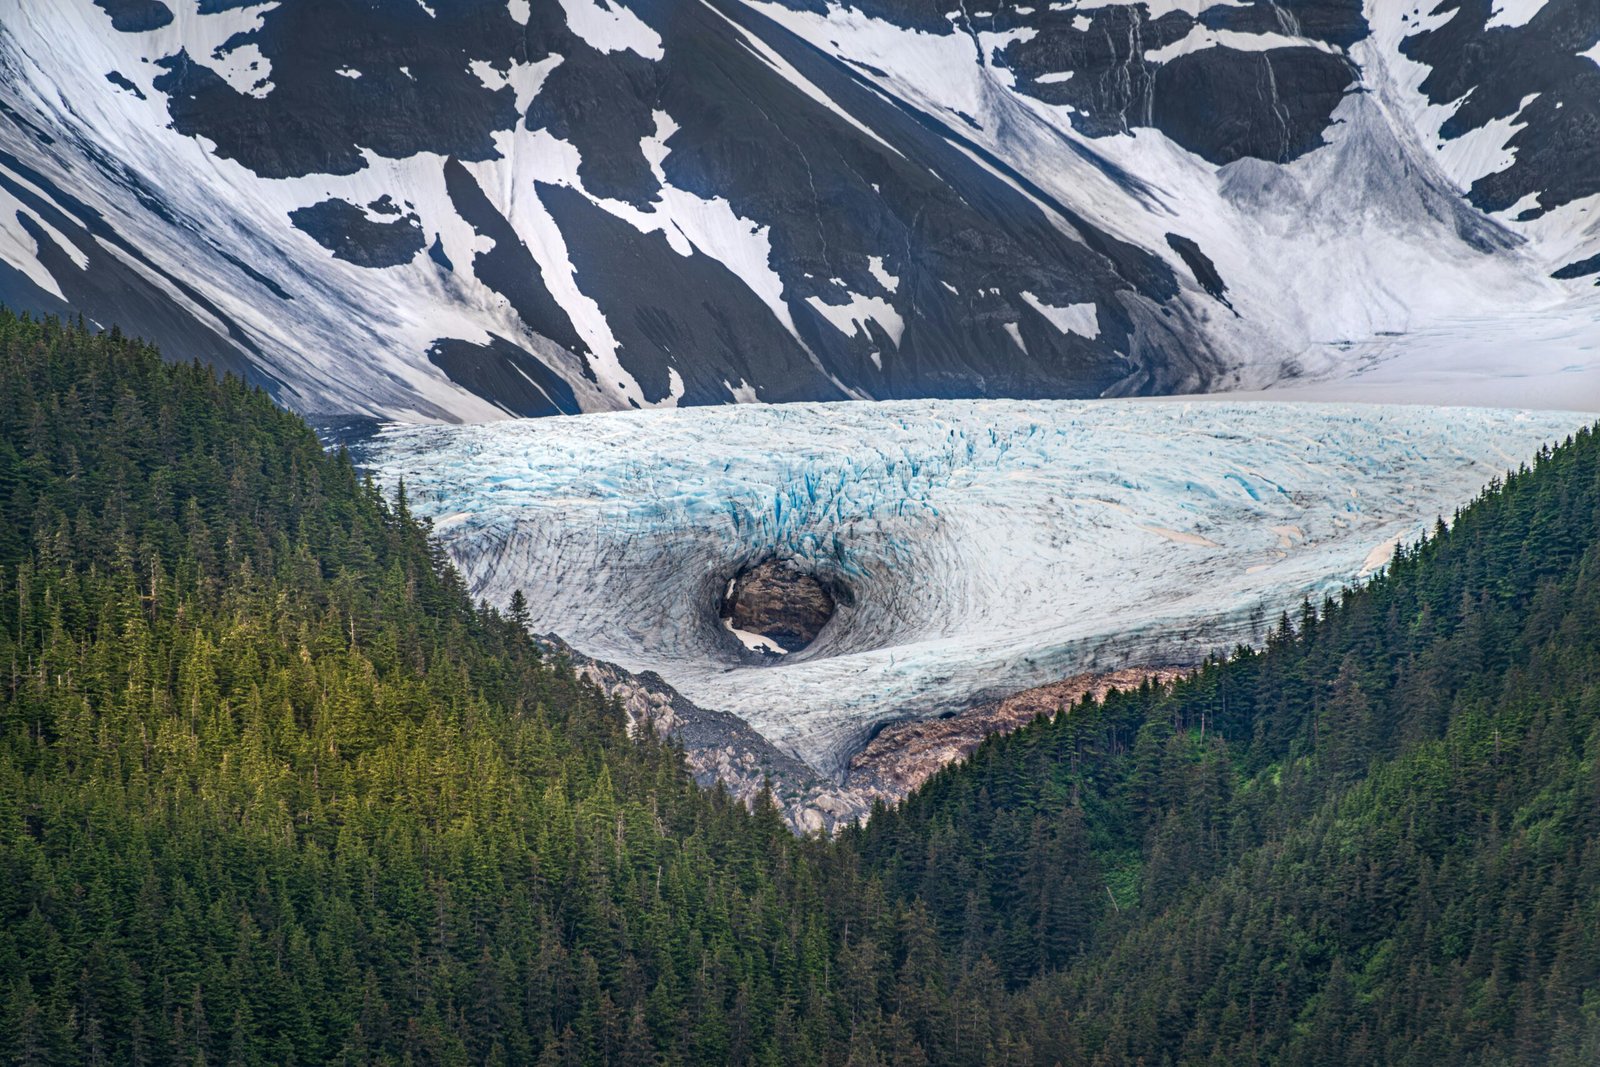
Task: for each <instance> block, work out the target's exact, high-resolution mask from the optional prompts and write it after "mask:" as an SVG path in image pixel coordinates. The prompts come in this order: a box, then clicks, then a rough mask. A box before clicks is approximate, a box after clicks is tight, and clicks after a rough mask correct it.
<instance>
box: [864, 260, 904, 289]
mask: <svg viewBox="0 0 1600 1067" xmlns="http://www.w3.org/2000/svg"><path fill="white" fill-rule="evenodd" d="M867 270H868V271H869V272H870V273H871V274H872V276H873V278H875V279H877V282H878V284H879V285H881V286H883V287H884V288H885V289H887V290H889V292H891V293H893V292H894V291H895V290H897V289H899V288H900V279H899V278H897V277H895V276H894V275H893V274H890V273H889V272H888V271H887V270H885V269H884V266H883V257H882V256H868V257H867Z"/></svg>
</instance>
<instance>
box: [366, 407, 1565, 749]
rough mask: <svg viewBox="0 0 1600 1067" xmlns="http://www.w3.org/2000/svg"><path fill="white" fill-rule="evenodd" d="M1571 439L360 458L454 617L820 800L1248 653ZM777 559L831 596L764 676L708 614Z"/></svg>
mask: <svg viewBox="0 0 1600 1067" xmlns="http://www.w3.org/2000/svg"><path fill="white" fill-rule="evenodd" d="M1592 418H1593V416H1586V415H1582V414H1578V413H1573V412H1540V413H1530V412H1524V411H1511V410H1498V409H1484V408H1438V407H1411V406H1398V405H1395V406H1386V405H1363V404H1304V403H1265V402H1255V403H1236V402H1230V401H1227V400H1202V399H1197V400H1194V401H1133V400H1129V401H990V400H984V401H930V400H919V401H895V402H879V403H870V404H868V403H851V402H844V403H835V404H793V405H779V406H770V407H768V406H739V407H724V408H700V409H681V410H650V411H639V412H630V413H615V414H607V415H579V416H571V417H562V418H551V419H537V420H521V421H507V422H496V423H489V424H480V425H466V426H428V427H403V426H390V427H388V428H385V429H384V430H382V431H380V432H379V433H377V434H376V435H375V436H373V437H371V438H370V439H368V440H366V441H364V442H362V443H361V444H359V445H358V446H357V457H358V460H359V461H360V462H362V463H363V464H364V465H365V466H367V467H368V468H369V469H372V470H373V471H374V472H375V474H376V476H377V477H378V479H379V481H380V483H381V484H383V485H384V486H386V487H387V488H389V489H391V490H393V489H396V488H398V487H399V486H400V485H401V484H402V482H403V484H404V488H405V492H406V498H407V500H408V502H409V506H410V507H411V509H412V510H413V512H414V513H416V514H417V515H419V516H421V517H424V518H427V519H429V520H431V521H432V524H433V529H434V532H435V534H436V535H437V536H438V537H439V538H440V539H441V541H442V543H443V544H444V546H445V547H446V549H447V550H448V551H449V553H450V555H451V557H452V558H453V559H454V560H455V562H456V564H457V565H458V566H459V568H460V569H461V571H462V572H463V575H464V576H465V578H466V580H467V581H468V583H469V584H470V587H471V589H472V592H473V593H474V595H475V596H477V597H479V598H482V599H484V600H486V601H488V602H489V603H492V604H496V605H500V606H504V605H505V604H506V603H507V602H508V601H509V599H510V597H511V595H512V593H513V592H514V591H515V590H517V589H521V590H523V591H524V592H525V593H526V595H527V597H528V601H529V605H530V607H531V610H532V618H531V626H532V628H533V629H534V630H535V631H536V632H554V633H557V634H559V635H560V636H561V637H562V638H564V639H565V640H567V641H568V642H570V643H571V645H572V646H573V647H574V648H576V649H578V650H579V651H581V652H583V653H585V654H588V655H590V656H595V657H599V658H601V659H604V660H607V661H611V662H614V663H617V664H619V665H621V666H623V667H625V668H627V669H629V670H633V671H646V670H648V671H655V672H657V673H659V674H660V675H661V676H662V677H663V678H665V679H666V680H667V681H668V682H670V683H671V684H672V685H673V686H675V687H676V688H677V689H678V690H679V691H681V692H682V693H683V694H684V695H685V696H687V697H688V698H689V699H691V700H693V701H694V702H696V703H697V704H700V705H702V706H704V707H707V708H713V709H717V710H722V711H728V712H732V713H734V714H737V715H739V716H741V717H743V718H744V719H745V720H746V721H748V722H749V723H750V724H751V725H752V726H754V727H755V728H756V729H757V730H759V731H760V732H761V733H762V734H763V735H764V736H765V737H766V738H767V739H768V740H769V741H771V742H773V743H774V744H776V745H777V746H778V747H779V748H781V749H783V750H784V751H785V752H787V753H790V754H792V755H795V756H797V757H799V758H800V759H802V760H805V761H806V762H807V763H809V764H810V765H811V766H813V767H815V768H817V769H818V770H819V771H822V772H824V773H829V774H837V773H838V772H840V771H841V770H842V769H843V767H844V766H845V764H846V763H847V761H848V759H849V757H850V756H851V754H853V753H854V752H855V751H857V750H859V749H860V747H861V746H862V745H864V744H865V743H866V741H867V740H868V739H870V737H871V736H872V734H873V732H874V731H875V730H876V729H877V728H879V727H881V726H882V725H883V724H886V723H888V722H891V721H895V720H901V719H906V718H916V717H933V716H938V715H942V714H946V713H951V712H954V711H957V710H960V709H962V708H964V707H967V706H969V705H971V704H972V703H973V702H975V701H979V700H984V699H993V698H995V697H998V696H1000V695H1004V694H1009V693H1012V692H1015V691H1018V690H1021V689H1024V688H1028V687H1031V686H1034V685H1038V684H1042V683H1045V682H1049V681H1054V680H1056V679H1059V678H1061V677H1064V676H1066V675H1069V674H1073V673H1078V672H1082V671H1088V670H1102V669H1114V668H1119V667H1124V666H1129V665H1135V664H1181V663H1193V662H1196V661H1198V660H1199V659H1200V658H1202V657H1203V656H1204V655H1206V654H1207V653H1210V652H1213V651H1223V650H1227V649H1229V648H1231V647H1233V646H1234V645H1235V644H1236V643H1238V642H1241V641H1246V642H1248V641H1254V640H1257V639H1259V638H1260V637H1261V635H1262V634H1263V632H1264V630H1265V629H1266V628H1267V627H1269V626H1270V625H1272V624H1273V622H1274V621H1275V620H1276V619H1277V617H1278V615H1279V613H1280V612H1282V611H1284V610H1293V609H1294V608H1295V607H1296V606H1297V605H1298V604H1299V602H1300V601H1301V599H1302V598H1303V597H1307V596H1309V597H1312V598H1314V599H1320V598H1321V597H1322V596H1324V595H1328V594H1332V593H1335V592H1337V591H1338V590H1339V589H1340V588H1341V587H1342V586H1344V585H1347V584H1349V583H1352V582H1355V581H1358V580H1360V579H1361V578H1363V577H1365V576H1367V575H1370V574H1371V573H1373V572H1374V571H1376V570H1377V569H1378V568H1380V567H1381V566H1383V564H1384V563H1385V562H1386V561H1387V560H1388V558H1389V557H1390V555H1391V554H1392V552H1393V550H1394V547H1395V545H1396V544H1398V543H1400V542H1402V541H1406V540H1408V539H1413V538H1416V537H1417V536H1419V535H1420V534H1421V533H1422V532H1423V531H1424V530H1425V529H1427V528H1428V527H1430V526H1431V524H1432V523H1433V522H1434V520H1435V518H1436V517H1438V516H1444V517H1448V516H1449V515H1450V514H1451V513H1452V512H1453V510H1454V509H1455V508H1456V507H1458V506H1460V505H1462V504H1463V503H1465V502H1466V501H1467V500H1469V499H1470V498H1471V497H1472V496H1473V495H1474V494H1475V493H1476V492H1477V491H1478V490H1479V489H1480V488H1481V487H1482V486H1483V485H1484V484H1486V483H1487V482H1489V481H1490V480H1491V479H1492V478H1494V477H1496V476H1497V475H1499V474H1501V473H1503V472H1504V471H1506V470H1508V469H1510V468H1514V467H1516V466H1517V465H1518V464H1519V463H1520V462H1521V461H1522V460H1524V459H1525V458H1527V457H1530V456H1532V454H1533V453H1534V452H1535V451H1536V450H1537V448H1538V447H1539V446H1540V445H1541V444H1544V443H1546V442H1551V441H1554V440H1557V439H1559V438H1560V437H1562V436H1564V435H1566V434H1568V433H1570V432H1572V431H1574V430H1576V429H1577V428H1578V427H1579V426H1581V425H1584V424H1586V423H1587V422H1589V421H1590V420H1591V419H1592ZM768 558H778V559H785V560H791V561H793V563H794V564H795V565H796V566H797V567H799V568H800V569H802V570H804V571H807V572H809V573H812V574H815V575H817V576H818V577H819V578H821V579H825V580H826V581H828V582H830V583H831V584H832V585H833V586H834V587H842V588H844V589H845V590H847V591H848V596H847V597H846V598H845V602H843V603H841V604H840V606H839V609H838V611H837V613H836V614H835V615H834V617H833V618H832V619H831V620H830V621H829V623H828V624H827V626H826V627H825V628H824V629H823V630H822V632H821V634H820V635H819V636H818V637H817V639H816V640H815V641H814V642H813V643H812V644H811V645H810V646H808V647H806V648H805V649H803V650H800V651H798V652H795V653H792V654H790V655H787V656H784V657H781V658H778V659H777V661H776V662H774V657H761V656H759V655H757V654H755V653H752V652H750V651H749V650H748V649H746V648H745V647H744V645H743V644H742V643H741V641H740V640H739V638H738V637H737V636H736V635H735V634H733V633H731V632H730V631H729V630H728V629H727V628H726V627H725V626H724V625H723V624H722V621H721V620H720V619H719V617H718V612H717V607H718V604H719V600H720V597H721V595H722V593H723V592H724V591H725V589H726V587H727V582H728V580H729V578H730V577H731V576H732V575H734V574H736V573H738V572H739V571H740V570H741V569H743V568H744V567H746V566H749V565H751V564H754V563H756V562H760V561H761V560H764V559H768Z"/></svg>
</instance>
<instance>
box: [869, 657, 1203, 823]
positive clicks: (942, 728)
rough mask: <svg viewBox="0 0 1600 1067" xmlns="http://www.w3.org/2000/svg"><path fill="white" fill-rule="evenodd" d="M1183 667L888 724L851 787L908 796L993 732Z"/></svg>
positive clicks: (1093, 676) (1037, 691)
mask: <svg viewBox="0 0 1600 1067" xmlns="http://www.w3.org/2000/svg"><path fill="white" fill-rule="evenodd" d="M1188 673H1189V671H1188V669H1187V668H1181V667H1126V668H1123V669H1122V670H1115V671H1098V672H1093V673H1088V674H1075V675H1073V676H1072V677H1070V678H1066V679H1063V680H1062V681H1059V682H1052V683H1050V684H1049V685H1042V686H1039V687H1037V688H1034V689H1025V690H1023V691H1022V692H1020V693H1014V694H1012V695H1011V696H1009V697H1006V698H1005V699H1004V700H999V701H996V702H994V703H990V704H980V705H978V706H976V707H973V708H969V709H967V710H966V711H963V712H959V713H957V714H955V715H952V716H950V717H949V718H945V719H924V720H919V721H912V722H902V723H895V724H894V725H892V726H888V727H885V728H884V729H883V730H881V731H880V732H879V733H878V736H876V737H874V738H873V739H872V740H871V741H870V742H869V743H868V744H867V747H866V748H864V749H862V750H861V751H860V752H858V753H856V755H855V756H854V757H853V758H852V759H851V760H850V767H849V769H848V770H847V771H846V772H845V788H846V789H847V790H851V791H858V790H859V791H865V792H870V793H873V794H875V795H877V796H878V797H880V798H881V799H883V800H884V801H885V802H886V803H891V804H892V803H895V802H897V801H899V800H902V799H904V798H905V797H906V796H907V795H908V794H910V793H911V791H912V790H914V789H916V788H917V787H918V786H919V785H921V784H922V783H923V782H925V781H927V780H928V779H929V778H931V777H933V775H934V773H935V772H937V771H938V770H940V769H941V768H943V767H945V766H948V765H949V764H951V763H954V762H955V761H956V760H959V759H964V758H966V757H967V756H968V755H970V754H971V753H972V751H973V750H974V749H976V748H977V747H978V745H979V744H981V743H982V742H983V739H984V738H985V737H988V736H989V735H990V734H1005V733H1010V732H1011V731H1012V730H1015V729H1017V728H1019V727H1022V726H1026V725H1027V724H1028V723H1030V722H1032V721H1033V720H1034V719H1035V718H1037V717H1038V716H1039V715H1054V714H1055V713H1056V712H1058V711H1060V710H1062V709H1064V708H1070V707H1072V706H1073V705H1074V704H1076V703H1078V702H1079V701H1080V700H1082V699H1083V698H1084V697H1085V696H1088V697H1090V698H1091V699H1093V700H1096V701H1099V700H1104V699H1105V696H1106V694H1107V693H1109V692H1110V691H1111V690H1113V689H1137V688H1138V687H1139V686H1141V685H1143V684H1144V683H1145V682H1146V681H1151V680H1153V681H1155V682H1158V683H1160V684H1162V685H1166V684H1169V683H1171V682H1173V681H1175V680H1177V679H1179V678H1182V677H1183V676H1184V675H1186V674H1188Z"/></svg>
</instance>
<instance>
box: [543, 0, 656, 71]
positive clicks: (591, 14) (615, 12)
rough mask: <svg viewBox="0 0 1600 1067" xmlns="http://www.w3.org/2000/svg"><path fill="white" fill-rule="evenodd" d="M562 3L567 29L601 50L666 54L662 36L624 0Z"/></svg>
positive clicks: (650, 55)
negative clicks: (625, 4)
mask: <svg viewBox="0 0 1600 1067" xmlns="http://www.w3.org/2000/svg"><path fill="white" fill-rule="evenodd" d="M560 2H561V8H562V10H563V11H565V12H566V13H567V29H569V30H571V31H572V32H573V33H575V34H577V35H578V36H579V37H581V38H583V41H584V43H585V44H588V45H589V46H591V47H592V48H595V49H596V50H598V51H601V52H632V53H634V54H635V55H638V56H640V57H641V58H644V59H660V58H661V57H662V56H664V55H665V54H666V52H665V51H664V50H663V49H662V46H661V35H660V34H659V33H657V32H656V31H655V30H652V29H651V28H650V27H649V26H647V25H646V24H645V23H644V20H642V19H640V18H639V16H638V15H635V14H634V13H633V12H632V11H629V10H628V9H627V8H625V7H623V6H622V5H621V4H620V3H611V4H609V5H607V6H606V7H601V6H600V4H599V3H598V2H597V0H560ZM524 6H526V5H524ZM524 24H526V23H524Z"/></svg>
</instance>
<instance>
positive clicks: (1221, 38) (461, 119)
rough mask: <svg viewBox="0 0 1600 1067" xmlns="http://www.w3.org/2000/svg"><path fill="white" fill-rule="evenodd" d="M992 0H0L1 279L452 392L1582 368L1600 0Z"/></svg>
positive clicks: (354, 378) (857, 391)
mask: <svg viewBox="0 0 1600 1067" xmlns="http://www.w3.org/2000/svg"><path fill="white" fill-rule="evenodd" d="M976 8H977V6H976V5H971V4H966V3H961V4H954V5H949V4H934V3H931V2H929V0H853V2H852V3H849V4H847V5H840V4H837V3H825V2H823V0H783V2H775V0H559V2H556V0H544V2H540V3H530V2H529V0H430V2H423V0H379V2H371V0H316V2H314V3H313V2H311V0H267V2H260V3H255V2H250V0H51V2H50V3H39V2H35V0H0V299H3V300H4V301H5V302H6V303H9V304H12V305H14V306H18V307H24V308H30V309H35V310H42V311H55V312H69V311H81V312H82V313H84V314H85V315H87V316H89V317H90V319H92V320H93V321H95V322H98V323H103V324H106V325H111V324H113V323H115V324H119V325H120V326H121V327H122V328H123V329H125V330H127V331H129V332H137V333H141V334H144V335H146V336H149V337H151V338H153V339H155V340H156V341H158V342H161V343H163V344H165V345H166V346H167V347H169V348H171V349H172V350H174V351H183V352H185V353H189V354H196V355H201V356H204V357H206V358H208V359H210V360H212V361H213V362H215V363H217V364H219V365H221V366H224V367H228V368H231V369H235V370H240V371H242V372H245V373H248V374H250V375H251V376H252V377H253V378H254V379H255V380H257V381H260V382H262V383H264V384H267V385H268V386H269V387H270V388H272V389H273V390H274V392H275V394H276V395H277V397H278V398H279V399H280V400H281V401H282V402H284V403H286V404H288V405H290V406H292V407H294V408H296V409H298V410H300V411H303V412H307V413H315V414H329V415H365V416H376V417H383V418H401V419H423V420H433V419H442V420H457V419H467V420H473V419H483V418H492V417H500V416H504V415H506V414H516V415H541V414H551V413H556V412H572V411H578V410H583V411H600V410H610V409H617V408H627V407H630V406H651V405H661V404H716V403H726V402H733V401H750V400H763V401H787V400H805V399H811V400H819V399H836V398H843V397H871V398H892V397H962V396H1012V397H1047V396H1070V397H1087V396H1099V395H1124V394H1135V393H1171V392H1182V391H1196V390H1212V389H1222V388H1256V387H1267V386H1272V385H1274V384H1278V383H1282V382H1285V381H1292V380H1305V379H1328V378H1340V377H1343V376H1347V375H1349V374H1351V373H1355V372H1359V371H1362V370H1364V369H1368V368H1370V367H1371V366H1373V365H1375V364H1378V363H1385V362H1392V361H1393V360H1395V359H1396V358H1398V357H1410V356H1412V355H1414V354H1415V353H1416V352H1421V353H1422V355H1421V356H1418V357H1417V358H1421V359H1424V360H1425V361H1426V362H1427V363H1428V367H1429V368H1430V373H1431V372H1433V371H1437V370H1438V367H1439V366H1443V367H1444V368H1445V370H1446V371H1448V370H1449V369H1451V368H1455V367H1457V366H1458V365H1459V361H1461V360H1463V359H1465V358H1467V357H1466V356H1464V355H1463V354H1462V352H1461V347H1462V346H1461V345H1460V344H1459V343H1458V342H1459V338H1460V336H1461V334H1460V333H1459V332H1456V331H1454V325H1453V324H1458V323H1460V322H1462V321H1463V320H1464V319H1467V318H1472V317H1481V316H1483V315H1484V313H1485V310H1486V309H1488V310H1490V311H1492V312H1493V313H1494V314H1496V315H1501V316H1511V317H1512V319H1513V320H1514V326H1513V327H1512V335H1513V336H1515V337H1517V338H1521V339H1523V340H1522V341H1521V342H1520V344H1521V348H1522V352H1521V359H1522V360H1523V362H1524V363H1525V364H1527V366H1526V367H1524V368H1523V369H1524V371H1526V372H1528V373H1544V372H1547V371H1551V369H1552V368H1553V369H1554V370H1555V371H1559V370H1561V369H1563V368H1566V367H1568V365H1569V364H1570V363H1571V362H1572V358H1573V356H1572V349H1573V347H1574V346H1573V345H1572V336H1573V335H1572V331H1571V329H1569V328H1567V327H1566V326H1564V325H1563V326H1559V327H1556V328H1550V329H1543V328H1542V327H1541V329H1531V328H1529V327H1528V325H1527V324H1528V321H1529V320H1530V319H1537V320H1538V321H1540V322H1545V321H1555V322H1558V323H1563V324H1565V323H1573V322H1576V323H1579V324H1587V327H1592V324H1593V321H1594V317H1595V316H1594V314H1593V310H1592V304H1590V303H1585V301H1586V300H1588V299H1589V298H1590V297H1592V295H1593V286H1592V282H1593V280H1594V278H1593V276H1595V275H1596V274H1600V237H1597V235H1596V233H1595V232H1593V231H1594V230H1595V226H1594V221H1595V218H1596V216H1595V214H1594V208H1595V205H1596V204H1597V203H1600V200H1597V197H1600V169H1597V168H1595V167H1594V166H1593V162H1594V150H1593V145H1594V143H1595V138H1596V134H1597V130H1600V7H1597V6H1596V5H1595V4H1593V3H1592V2H1590V0H1439V2H1438V3H1436V4H1434V5H1433V6H1429V5H1426V4H1415V3H1412V2H1410V0H1366V2H1365V3H1362V2H1361V0H1284V2H1281V3H1274V2H1272V0H1217V2H1212V0H1141V2H1138V3H1128V2H1126V0H1070V2H1051V0H1030V2H1028V3H1023V4H1017V3H1014V2H1010V0H1007V2H1004V3H1000V2H996V3H990V4H985V5H983V9H982V10H979V9H976ZM1575 302H1576V303H1575ZM1587 327H1586V328H1587ZM1541 330H1542V332H1541ZM1413 341H1414V343H1413ZM1497 351H1498V350H1497ZM1541 354H1543V355H1541ZM1545 357H1548V358H1545ZM1441 373H1443V372H1441ZM1444 377H1445V378H1448V374H1445V375H1444ZM1433 388H1435V387H1434V386H1430V389H1433ZM1448 390H1449V385H1448V382H1446V384H1444V385H1440V386H1438V387H1437V389H1436V391H1441V392H1444V393H1446V394H1448ZM1432 398H1433V399H1442V398H1443V397H1432Z"/></svg>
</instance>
